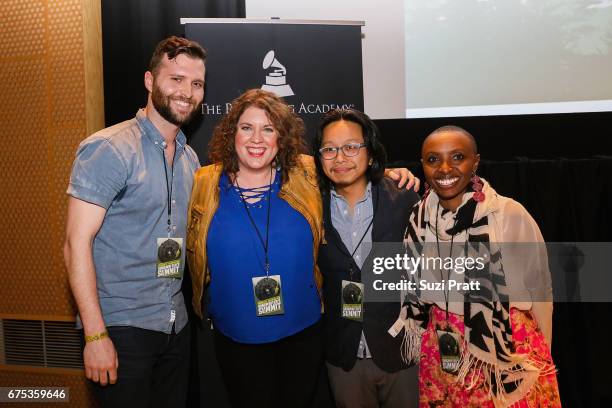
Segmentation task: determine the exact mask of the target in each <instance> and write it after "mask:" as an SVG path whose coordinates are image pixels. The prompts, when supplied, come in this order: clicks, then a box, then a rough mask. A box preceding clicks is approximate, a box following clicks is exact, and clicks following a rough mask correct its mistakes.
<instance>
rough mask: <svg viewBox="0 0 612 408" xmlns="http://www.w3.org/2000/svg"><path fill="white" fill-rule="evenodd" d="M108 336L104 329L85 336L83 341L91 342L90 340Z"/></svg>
mask: <svg viewBox="0 0 612 408" xmlns="http://www.w3.org/2000/svg"><path fill="white" fill-rule="evenodd" d="M106 337H108V332H107V331H106V330H104V331H103V332H102V333H97V334H94V335H92V336H85V343H91V342H92V341H97V340H102V339H104V338H106Z"/></svg>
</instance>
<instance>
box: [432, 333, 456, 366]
mask: <svg viewBox="0 0 612 408" xmlns="http://www.w3.org/2000/svg"><path fill="white" fill-rule="evenodd" d="M436 332H437V334H438V349H439V350H440V365H441V368H442V370H443V371H446V372H447V373H449V374H457V372H458V371H459V361H460V359H461V352H460V348H459V334H457V333H454V332H453V331H451V329H445V330H436Z"/></svg>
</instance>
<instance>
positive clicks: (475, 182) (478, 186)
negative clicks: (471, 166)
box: [471, 173, 485, 203]
mask: <svg viewBox="0 0 612 408" xmlns="http://www.w3.org/2000/svg"><path fill="white" fill-rule="evenodd" d="M471 181H472V190H474V195H473V196H472V198H473V199H474V201H476V202H477V203H481V202H483V201H484V200H485V194H484V193H483V192H482V186H483V184H482V180H480V177H478V176H477V175H476V173H473V174H472V178H471Z"/></svg>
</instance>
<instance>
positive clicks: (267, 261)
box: [236, 168, 272, 276]
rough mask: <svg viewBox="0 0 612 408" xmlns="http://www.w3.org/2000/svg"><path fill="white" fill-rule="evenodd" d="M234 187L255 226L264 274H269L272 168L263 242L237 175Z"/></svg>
mask: <svg viewBox="0 0 612 408" xmlns="http://www.w3.org/2000/svg"><path fill="white" fill-rule="evenodd" d="M236 187H238V194H240V199H241V200H240V201H242V204H244V210H245V211H246V213H247V216H248V217H249V221H251V225H252V226H253V228H255V232H256V233H257V237H258V238H259V242H261V246H262V247H263V249H264V254H265V257H266V263H265V266H264V269H265V270H266V276H270V259H269V257H268V237H269V233H270V207H271V205H272V168H270V186H269V188H268V214H267V216H266V240H265V242H264V240H263V238H262V236H261V233H260V232H259V228H257V225H256V224H255V220H253V217H252V216H251V212H250V211H249V206H248V205H247V203H246V198H245V197H244V196H243V195H242V191H241V190H240V184H238V177H236Z"/></svg>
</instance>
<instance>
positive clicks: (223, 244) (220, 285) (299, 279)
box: [206, 171, 321, 344]
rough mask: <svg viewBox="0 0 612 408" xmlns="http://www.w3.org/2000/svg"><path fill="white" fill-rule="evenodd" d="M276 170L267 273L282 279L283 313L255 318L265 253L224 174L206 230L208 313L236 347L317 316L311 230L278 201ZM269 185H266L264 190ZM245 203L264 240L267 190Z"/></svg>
mask: <svg viewBox="0 0 612 408" xmlns="http://www.w3.org/2000/svg"><path fill="white" fill-rule="evenodd" d="M280 186H281V183H280V172H278V171H277V172H276V177H275V180H274V182H273V183H272V186H271V188H272V191H271V195H270V197H271V207H270V227H269V228H270V230H269V244H268V257H269V260H270V275H280V277H281V290H282V298H283V305H284V314H282V315H273V316H259V317H258V316H257V314H256V306H255V301H254V297H253V283H252V278H253V277H258V276H265V275H266V272H265V269H264V265H265V251H264V248H263V245H262V243H261V241H260V239H259V237H258V236H257V232H256V231H255V228H254V227H253V225H252V224H251V221H250V220H249V217H248V215H247V212H246V210H245V208H244V204H243V203H242V199H241V197H240V193H239V192H238V191H237V189H236V187H234V186H232V185H231V183H230V181H229V178H228V176H227V174H226V173H223V174H222V176H221V178H220V180H219V189H220V193H219V208H218V209H217V211H216V213H215V214H214V216H213V218H212V221H211V224H210V228H209V231H208V239H207V242H206V252H207V254H208V266H209V268H210V273H211V281H210V286H209V288H208V290H209V294H210V306H209V312H210V316H211V318H212V320H213V324H214V325H215V328H216V329H218V330H220V331H221V332H222V333H223V334H224V335H225V336H227V337H230V338H231V339H233V340H234V341H237V342H240V343H252V344H256V343H270V342H274V341H277V340H280V339H282V338H284V337H287V336H290V335H292V334H295V333H297V332H299V331H301V330H303V329H305V328H307V327H308V326H311V325H313V324H314V323H316V322H317V321H318V320H319V319H320V317H321V302H320V299H319V294H318V291H317V286H316V283H315V280H314V263H313V262H314V261H313V253H312V244H313V242H312V239H313V238H312V231H311V229H310V225H309V224H308V221H306V219H305V218H304V217H303V216H302V215H301V214H300V213H299V212H298V211H297V210H295V209H294V208H293V207H291V206H290V205H289V204H288V203H287V202H286V201H285V200H282V199H281V198H279V197H278V192H279V191H280ZM266 187H267V186H266ZM261 195H262V196H263V197H262V198H261V200H260V201H258V202H256V203H254V204H247V205H248V207H249V211H250V214H251V217H252V218H253V221H254V222H255V224H256V225H257V228H258V229H259V233H260V234H261V238H262V239H263V241H264V242H265V239H266V218H267V211H268V192H267V191H266V192H265V193H264V194H261Z"/></svg>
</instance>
